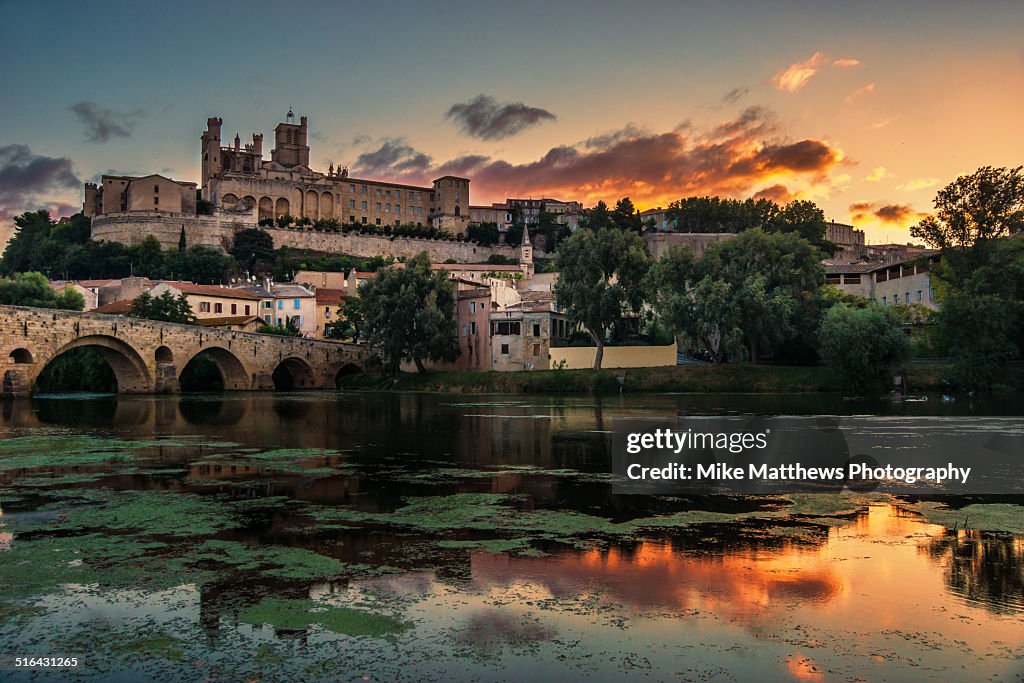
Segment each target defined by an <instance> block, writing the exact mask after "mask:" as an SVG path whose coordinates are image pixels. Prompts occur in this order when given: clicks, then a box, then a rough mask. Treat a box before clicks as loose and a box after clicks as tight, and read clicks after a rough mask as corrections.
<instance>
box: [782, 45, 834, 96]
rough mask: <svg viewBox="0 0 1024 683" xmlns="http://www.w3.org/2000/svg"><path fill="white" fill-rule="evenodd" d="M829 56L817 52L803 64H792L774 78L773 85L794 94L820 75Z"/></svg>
mask: <svg viewBox="0 0 1024 683" xmlns="http://www.w3.org/2000/svg"><path fill="white" fill-rule="evenodd" d="M827 60H828V56H827V55H826V54H825V53H824V52H821V51H818V52H815V53H814V54H813V55H811V56H810V57H808V58H807V59H805V60H804V61H802V62H796V63H795V64H790V65H789V66H787V67H786V68H785V69H783V70H782V71H780V72H779V73H777V74H775V76H773V77H772V84H773V85H774V86H775V87H776V88H778V89H779V90H782V91H783V92H789V93H794V92H796V91H797V90H799V89H800V88H802V87H804V86H805V85H807V81H809V80H811V78H812V77H814V74H816V73H818V70H819V69H820V68H821V66H822V65H823V64H824V63H825V62H826V61H827Z"/></svg>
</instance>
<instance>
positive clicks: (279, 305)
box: [277, 299, 284, 311]
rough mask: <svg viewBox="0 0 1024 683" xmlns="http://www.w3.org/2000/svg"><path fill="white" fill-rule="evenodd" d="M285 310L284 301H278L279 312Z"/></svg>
mask: <svg viewBox="0 0 1024 683" xmlns="http://www.w3.org/2000/svg"><path fill="white" fill-rule="evenodd" d="M283 309H284V299H278V301H277V310H279V311H280V310H283Z"/></svg>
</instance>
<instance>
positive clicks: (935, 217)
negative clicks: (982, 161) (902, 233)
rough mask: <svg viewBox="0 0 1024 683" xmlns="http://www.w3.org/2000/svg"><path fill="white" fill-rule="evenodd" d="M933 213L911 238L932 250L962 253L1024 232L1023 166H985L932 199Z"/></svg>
mask: <svg viewBox="0 0 1024 683" xmlns="http://www.w3.org/2000/svg"><path fill="white" fill-rule="evenodd" d="M934 206H935V213H934V214H932V215H930V216H927V217H926V218H924V219H923V220H922V221H921V222H920V223H918V224H917V225H915V226H913V227H911V228H910V234H911V235H913V236H914V237H917V238H919V239H922V240H924V241H925V243H926V244H927V245H928V246H930V247H933V248H935V249H943V250H947V249H950V250H951V249H957V250H960V251H965V250H968V249H970V248H971V247H974V246H978V245H980V244H981V243H984V242H986V241H988V240H993V239H996V238H999V237H1008V236H1010V235H1016V234H1019V233H1020V232H1021V230H1022V229H1024V166H1018V167H1016V168H993V167H991V166H984V167H982V168H979V169H978V170H977V171H975V172H974V173H973V174H971V175H969V176H960V177H959V178H957V179H956V180H955V181H953V182H952V183H950V184H949V185H947V186H946V187H944V188H943V189H941V190H939V192H938V194H936V195H935V202H934Z"/></svg>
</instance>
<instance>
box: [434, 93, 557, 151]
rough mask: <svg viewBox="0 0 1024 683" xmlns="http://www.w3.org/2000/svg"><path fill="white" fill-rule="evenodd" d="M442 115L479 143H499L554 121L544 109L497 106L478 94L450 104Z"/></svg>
mask: <svg viewBox="0 0 1024 683" xmlns="http://www.w3.org/2000/svg"><path fill="white" fill-rule="evenodd" d="M444 116H445V118H446V119H451V120H452V121H455V122H456V123H457V124H458V125H459V127H460V128H461V129H462V132H463V133H465V134H466V135H470V136H472V137H474V138H480V139H481V140H501V139H502V138H507V137H509V136H512V135H515V134H516V133H519V132H521V131H523V130H525V129H527V128H530V127H532V126H536V125H539V124H541V123H543V122H544V121H554V120H555V118H556V117H555V115H554V114H552V113H551V112H549V111H548V110H547V109H541V108H539V107H530V106H528V105H526V104H523V103H522V102H506V103H504V104H498V102H497V101H496V100H495V99H494V98H493V97H490V96H489V95H477V96H476V97H474V98H473V99H471V100H470V101H468V102H462V103H460V104H453V105H452V106H451V108H450V109H449V110H448V111H447V112H445V115H444Z"/></svg>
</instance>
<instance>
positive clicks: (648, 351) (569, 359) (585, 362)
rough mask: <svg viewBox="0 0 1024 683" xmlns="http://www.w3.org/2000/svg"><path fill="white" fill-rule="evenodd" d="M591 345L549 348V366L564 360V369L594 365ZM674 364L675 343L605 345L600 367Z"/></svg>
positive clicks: (639, 366)
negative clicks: (664, 344) (660, 344)
mask: <svg viewBox="0 0 1024 683" xmlns="http://www.w3.org/2000/svg"><path fill="white" fill-rule="evenodd" d="M596 353H597V348H596V347H593V346H567V347H560V348H553V349H551V350H550V355H551V367H555V366H556V365H557V364H558V363H559V361H562V360H564V361H565V363H566V365H565V367H566V369H568V370H577V369H581V368H592V367H594V354H596ZM675 364H676V345H675V343H672V344H671V345H670V346H606V347H604V358H603V359H602V360H601V367H602V368H653V367H660V366H663V365H675Z"/></svg>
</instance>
